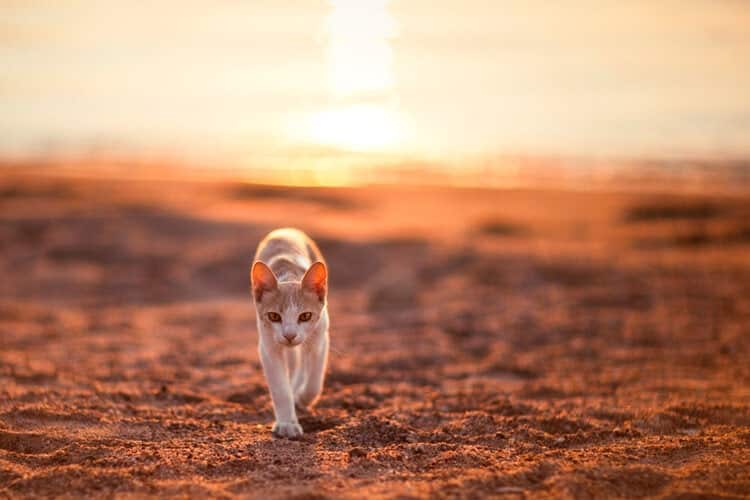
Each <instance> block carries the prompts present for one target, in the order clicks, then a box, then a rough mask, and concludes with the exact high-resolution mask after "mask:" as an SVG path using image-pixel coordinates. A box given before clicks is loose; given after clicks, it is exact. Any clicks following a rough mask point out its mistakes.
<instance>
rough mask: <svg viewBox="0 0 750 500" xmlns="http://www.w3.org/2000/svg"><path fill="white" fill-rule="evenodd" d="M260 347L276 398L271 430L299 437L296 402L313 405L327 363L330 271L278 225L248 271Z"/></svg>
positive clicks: (298, 236) (306, 244)
mask: <svg viewBox="0 0 750 500" xmlns="http://www.w3.org/2000/svg"><path fill="white" fill-rule="evenodd" d="M250 286H251V289H252V294H253V299H254V301H255V310H256V313H257V318H258V350H259V351H260V360H261V363H262V365H263V372H264V373H265V375H266V381H267V382H268V388H269V390H270V392H271V399H272V400H273V410H274V414H275V417H276V422H275V423H274V425H273V433H274V434H275V435H277V436H280V437H286V438H292V439H293V438H298V437H300V436H302V427H301V426H300V424H299V421H298V420H297V412H296V410H295V405H297V407H299V408H307V407H310V406H312V405H313V404H314V403H315V402H316V401H317V399H318V397H319V396H320V393H321V391H322V390H323V379H324V377H325V371H326V364H327V361H328V308H327V303H326V301H327V296H328V269H327V268H326V264H325V262H324V260H323V256H322V255H321V253H320V250H319V249H318V247H317V245H316V244H315V242H314V241H313V240H312V239H310V237H308V236H307V235H306V234H305V233H303V232H302V231H299V230H297V229H291V228H284V229H276V230H275V231H272V232H271V233H269V234H268V235H267V236H266V237H265V238H264V239H263V241H261V242H260V244H259V245H258V250H257V252H256V253H255V261H254V262H253V266H252V268H251V270H250Z"/></svg>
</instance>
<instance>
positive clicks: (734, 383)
mask: <svg viewBox="0 0 750 500" xmlns="http://www.w3.org/2000/svg"><path fill="white" fill-rule="evenodd" d="M280 225H294V226H298V227H301V228H303V229H305V230H306V231H307V232H309V233H310V234H311V235H312V236H314V237H315V238H316V239H317V240H318V241H319V242H320V246H321V248H322V250H323V252H324V253H325V254H326V256H327V259H328V261H329V265H330V268H331V273H332V279H331V296H330V308H331V318H332V331H331V334H332V354H331V359H330V366H329V370H328V377H327V383H326V388H325V392H324V395H323V397H322V399H321V401H320V403H319V405H318V407H317V408H316V409H315V410H314V411H313V412H312V413H310V414H305V415H303V416H302V418H301V423H302V425H303V427H304V429H305V431H306V433H305V436H304V437H303V439H302V440H300V441H296V442H293V441H286V440H280V439H275V438H273V437H272V436H271V434H270V424H271V422H272V418H273V417H272V410H271V404H270V399H269V396H268V394H267V391H266V388H265V384H264V379H263V376H262V373H261V370H260V366H259V363H258V356H257V353H256V331H255V324H254V322H255V320H254V310H253V307H252V305H251V302H250V298H249V294H248V292H247V279H248V278H247V274H248V272H247V271H248V267H249V265H250V263H251V257H252V255H253V252H254V249H255V245H256V244H257V243H258V241H259V239H260V238H261V237H262V235H263V234H264V233H265V232H267V231H268V230H269V229H271V228H273V227H276V226H280ZM0 249H1V254H0V255H1V258H0V269H1V272H0V276H2V278H1V279H0V496H10V497H23V496H37V495H62V496H72V497H80V496H84V495H86V496H104V495H106V496H110V495H116V496H120V497H129V496H136V497H140V496H144V495H159V496H162V495H175V496H191V497H204V496H212V497H231V496H249V497H257V498H268V497H287V498H288V497H297V498H322V497H329V496H330V497H337V498H363V497H389V498H393V497H398V498H412V497H428V496H430V497H459V498H476V497H485V496H486V497H501V496H508V497H511V498H518V497H523V496H526V497H569V498H604V497H657V498H680V499H688V498H746V497H748V496H750V363H749V362H748V361H749V360H750V358H749V355H750V340H749V339H748V335H749V334H750V321H749V320H750V267H749V266H748V264H750V199H748V198H747V197H743V196H739V195H736V194H735V195H732V196H730V195H719V194H714V195H712V196H698V195H691V196H677V195H656V194H651V195H640V196H639V195H634V194H622V193H620V194H617V193H604V192H599V193H587V192H563V191H551V190H548V191H534V190H504V191H501V190H496V191H492V190H478V189H475V190H468V189H439V188H430V189H419V188H405V187H403V188H386V187H377V188H376V187H372V188H347V189H282V188H269V187H262V186H252V185H241V184H236V183H213V182H212V183H208V182H204V183H189V182H181V183H179V182H135V181H112V180H82V179H71V178H67V179H62V178H60V179H52V178H32V177H28V176H25V177H24V176H17V175H16V176H10V175H6V176H4V177H3V178H2V180H1V181H0Z"/></svg>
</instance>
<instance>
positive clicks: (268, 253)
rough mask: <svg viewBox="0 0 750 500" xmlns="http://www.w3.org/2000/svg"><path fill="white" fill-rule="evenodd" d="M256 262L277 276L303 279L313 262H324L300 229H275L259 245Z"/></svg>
mask: <svg viewBox="0 0 750 500" xmlns="http://www.w3.org/2000/svg"><path fill="white" fill-rule="evenodd" d="M255 260H260V261H262V262H264V263H265V264H267V265H268V267H270V268H271V270H272V271H273V272H274V273H275V274H276V275H277V276H280V275H284V274H291V277H293V278H301V277H302V275H304V272H305V271H306V270H307V268H309V267H310V265H311V264H312V263H313V262H316V261H320V262H324V260H323V255H322V254H321V253H320V250H319V249H318V246H317V245H316V244H315V242H314V241H313V240H312V238H310V237H309V236H308V235H306V234H305V233H304V232H302V231H300V230H299V229H295V228H292V227H284V228H280V229H274V230H273V231H271V232H270V233H268V235H266V237H265V238H263V240H262V241H261V242H260V244H259V245H258V250H257V251H256V252H255Z"/></svg>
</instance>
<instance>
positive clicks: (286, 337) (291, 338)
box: [284, 332, 297, 344]
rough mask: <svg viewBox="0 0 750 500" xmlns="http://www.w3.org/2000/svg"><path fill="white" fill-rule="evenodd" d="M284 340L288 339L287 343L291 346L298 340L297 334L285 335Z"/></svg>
mask: <svg viewBox="0 0 750 500" xmlns="http://www.w3.org/2000/svg"><path fill="white" fill-rule="evenodd" d="M284 338H285V339H286V341H287V342H289V343H290V344H291V343H292V341H293V340H294V339H296V338H297V334H296V333H294V332H290V333H285V334H284Z"/></svg>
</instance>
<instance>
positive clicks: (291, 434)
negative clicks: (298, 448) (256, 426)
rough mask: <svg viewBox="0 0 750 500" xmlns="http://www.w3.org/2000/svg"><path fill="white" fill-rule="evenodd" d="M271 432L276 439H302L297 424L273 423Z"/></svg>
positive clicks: (300, 430) (300, 427)
mask: <svg viewBox="0 0 750 500" xmlns="http://www.w3.org/2000/svg"><path fill="white" fill-rule="evenodd" d="M271 432H272V433H273V435H274V436H277V437H282V438H287V439H299V438H301V437H302V426H301V425H299V424H298V423H297V422H275V423H274V424H273V429H272V430H271Z"/></svg>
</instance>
